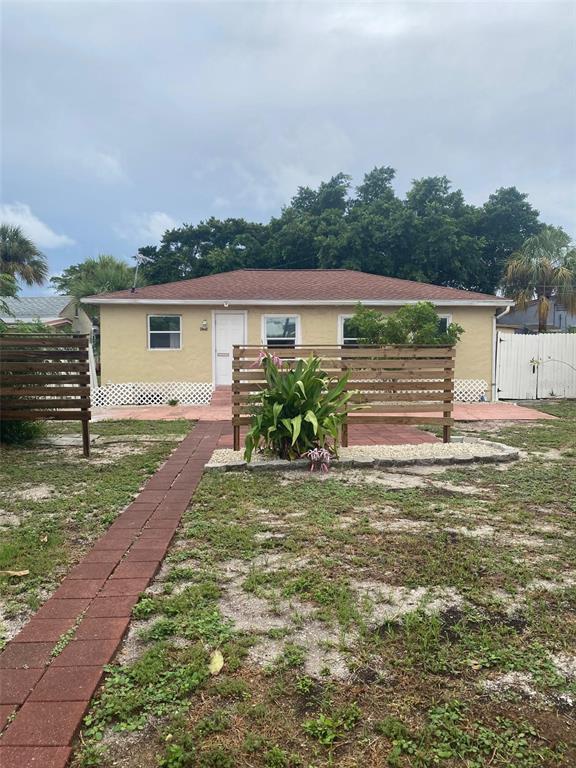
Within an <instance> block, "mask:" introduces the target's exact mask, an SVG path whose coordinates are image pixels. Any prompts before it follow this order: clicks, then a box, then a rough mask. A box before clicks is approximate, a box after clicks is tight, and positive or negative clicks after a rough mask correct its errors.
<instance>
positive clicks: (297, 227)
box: [140, 166, 544, 293]
mask: <svg viewBox="0 0 576 768" xmlns="http://www.w3.org/2000/svg"><path fill="white" fill-rule="evenodd" d="M394 177H395V170H394V169H393V168H390V167H388V166H383V167H378V168H374V169H373V170H371V171H370V172H369V173H367V174H366V175H365V176H364V179H363V181H362V183H361V184H360V185H359V186H357V187H356V188H355V189H354V188H353V187H352V181H351V178H350V176H347V175H346V174H344V173H338V174H336V175H335V176H333V177H332V178H331V179H330V180H328V181H326V182H322V183H321V184H320V185H319V186H318V188H317V189H312V188H310V187H300V188H299V189H298V191H297V193H296V195H295V196H294V197H293V198H292V200H291V201H290V203H289V204H288V205H287V206H285V207H284V208H283V209H282V211H281V213H280V215H279V216H277V217H273V218H271V219H270V221H269V222H268V223H256V222H249V221H246V220H245V219H242V218H229V219H224V220H222V219H217V218H214V217H212V218H210V219H208V220H206V221H201V222H199V223H198V224H185V225H183V226H182V227H179V228H176V229H173V230H169V231H167V232H166V233H165V235H164V237H163V239H162V242H161V244H160V245H159V246H143V247H142V248H140V253H141V254H142V255H143V256H144V257H145V258H146V261H145V263H144V264H143V267H142V271H143V274H144V275H145V277H146V280H147V282H149V283H165V282H171V281H174V280H182V279H186V278H192V277H201V276H203V275H208V274H213V273H216V272H224V271H228V270H232V269H239V268H243V267H250V268H270V269H271V268H277V269H279V268H293V269H320V268H322V269H335V268H348V269H358V270H362V271H365V272H371V273H373V274H380V275H387V276H391V277H400V278H404V279H408V280H419V281H423V282H430V283H435V284H438V285H446V286H451V287H455V288H468V289H470V290H476V291H482V292H489V293H492V292H494V290H495V289H496V287H497V286H498V285H499V283H500V281H501V279H502V277H503V273H504V269H505V265H506V262H507V260H508V259H509V258H510V256H511V255H512V253H514V252H515V251H517V250H518V249H519V248H520V247H521V246H522V243H523V242H524V241H525V240H526V239H527V238H528V237H531V236H532V235H535V234H537V233H538V232H539V231H540V230H541V229H542V227H543V226H544V224H543V223H542V222H541V221H540V219H539V212H538V211H537V210H535V209H534V208H533V207H532V206H531V205H530V203H529V202H528V200H527V195H526V194H523V193H521V192H519V191H518V190H517V189H516V188H515V187H508V188H502V189H498V190H497V191H496V192H494V193H493V194H492V195H490V197H489V198H488V200H487V201H486V203H484V205H481V206H478V205H472V204H470V203H467V202H466V200H465V199H464V195H463V193H462V192H461V190H454V189H452V186H451V184H450V181H449V180H448V179H447V178H446V177H445V176H433V177H428V178H422V179H416V180H414V181H413V182H412V186H411V188H410V189H409V190H408V192H407V194H406V195H405V196H404V197H403V198H402V197H400V196H398V194H397V193H396V192H395V190H394V188H393V181H394Z"/></svg>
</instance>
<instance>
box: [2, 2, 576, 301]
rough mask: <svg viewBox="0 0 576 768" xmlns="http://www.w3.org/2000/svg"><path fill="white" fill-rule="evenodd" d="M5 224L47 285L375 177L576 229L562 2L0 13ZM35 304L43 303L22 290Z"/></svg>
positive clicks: (573, 103) (575, 152) (55, 6)
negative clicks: (69, 272) (498, 198)
mask: <svg viewBox="0 0 576 768" xmlns="http://www.w3.org/2000/svg"><path fill="white" fill-rule="evenodd" d="M2 21H3V23H2V36H3V40H2V49H3V54H2V99H3V103H2V155H3V157H2V161H3V162H2V166H3V177H2V207H1V209H0V214H1V218H2V219H3V220H7V221H10V222H13V223H19V224H21V226H22V227H23V229H24V231H25V232H26V233H27V234H28V235H29V236H30V237H32V238H33V239H34V240H35V241H36V243H37V244H38V245H39V246H40V247H41V249H42V250H43V251H44V252H45V253H46V255H47V256H48V259H49V262H50V269H51V272H52V273H56V272H59V271H60V270H62V269H63V268H64V267H65V266H66V265H68V264H71V263H77V262H78V261H81V260H82V259H84V258H85V257H87V256H94V255H97V254H98V253H113V254H115V255H116V256H120V257H124V258H129V257H130V256H131V255H133V254H134V253H135V252H136V249H137V248H138V246H142V245H147V244H152V243H157V242H159V240H160V238H161V236H162V233H163V231H164V230H165V229H166V228H167V227H172V226H177V225H179V224H181V223H182V222H187V223H196V222H198V221H199V220H201V219H204V218H207V217H208V216H210V215H215V216H218V217H226V216H244V217H246V218H248V219H255V220H262V221H265V220H267V219H268V218H269V217H270V216H271V215H273V214H277V213H278V212H279V211H280V208H281V206H282V204H284V203H286V202H288V201H289V198H290V197H291V196H292V195H293V194H294V193H295V192H296V189H297V187H298V186H299V185H306V184H309V185H316V184H318V183H319V182H320V181H321V180H325V179H328V178H329V177H330V176H332V175H333V174H335V173H337V172H339V171H344V172H346V173H349V174H351V175H352V176H353V179H354V182H355V183H359V182H360V181H361V178H362V175H363V173H364V172H366V171H368V170H370V169H371V168H373V167H374V166H375V165H391V166H393V167H394V168H396V169H397V171H398V176H397V184H396V187H397V190H398V191H399V192H400V193H404V192H405V191H406V189H407V187H408V186H409V184H410V181H411V179H413V178H417V177H421V176H427V175H442V174H445V175H447V176H448V177H449V178H450V179H451V180H452V182H453V184H454V186H455V187H460V188H461V189H462V190H463V191H464V194H465V196H466V198H467V199H468V200H469V201H471V202H474V203H482V202H484V200H486V198H487V197H488V195H489V194H490V193H491V192H493V191H494V190H495V189H496V188H498V187H500V186H510V185H516V186H517V187H518V188H519V189H520V190H522V191H524V192H528V193H529V195H530V197H529V199H530V201H531V203H532V204H533V205H534V206H535V207H537V208H538V209H539V210H540V211H541V213H542V217H543V219H544V220H545V221H547V222H549V223H552V224H560V225H562V226H564V227H565V228H566V229H567V230H568V231H569V232H570V233H571V234H572V235H575V234H576V224H575V221H576V215H575V205H576V4H575V3H574V2H570V3H556V2H502V0H498V2H475V3H471V2H450V3H446V2H422V3H418V2H403V3H387V2H380V3H359V2H340V3H337V2H313V1H312V0H308V1H307V2H230V3H224V2H216V1H213V2H210V3H200V2H170V0H162V1H161V0H156V1H148V2H141V1H139V0H128V1H127V2H116V1H114V2H100V1H99V0H93V1H92V2H82V1H81V0H70V1H66V0H60V2H34V3H32V2H27V1H26V0H17V2H16V1H14V0H13V1H12V2H11V1H10V0H8V1H7V2H6V1H5V2H3V20H2ZM33 292H34V293H41V292H46V291H41V290H40V291H38V289H35V290H34V291H33Z"/></svg>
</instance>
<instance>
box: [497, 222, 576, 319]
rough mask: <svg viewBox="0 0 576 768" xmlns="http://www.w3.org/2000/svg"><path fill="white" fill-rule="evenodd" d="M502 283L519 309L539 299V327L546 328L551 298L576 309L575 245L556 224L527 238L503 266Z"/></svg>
mask: <svg viewBox="0 0 576 768" xmlns="http://www.w3.org/2000/svg"><path fill="white" fill-rule="evenodd" d="M503 286H504V290H505V291H506V293H507V294H508V295H509V296H510V298H512V299H514V301H515V302H516V304H517V305H518V307H519V308H520V309H525V308H526V306H527V305H528V303H529V302H530V301H532V300H534V299H535V300H536V301H537V302H538V329H539V330H540V331H545V330H546V326H547V320H548V310H549V307H550V301H551V299H555V300H556V301H558V303H559V304H561V305H562V306H564V307H566V309H567V310H569V311H570V312H576V248H574V246H573V245H572V244H571V242H570V238H569V236H568V235H567V234H566V233H565V232H564V231H563V230H562V229H560V228H558V227H544V228H543V229H542V230H541V231H540V232H539V233H538V234H537V235H532V237H529V238H527V239H526V241H525V242H524V243H523V245H522V247H521V248H520V250H518V251H516V252H515V253H513V254H512V256H511V258H510V259H509V260H508V263H507V266H506V272H505V274H504V280H503Z"/></svg>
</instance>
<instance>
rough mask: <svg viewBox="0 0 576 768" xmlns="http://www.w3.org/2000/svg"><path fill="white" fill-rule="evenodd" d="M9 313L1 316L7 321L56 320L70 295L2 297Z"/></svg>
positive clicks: (66, 304)
mask: <svg viewBox="0 0 576 768" xmlns="http://www.w3.org/2000/svg"><path fill="white" fill-rule="evenodd" d="M4 301H5V302H6V305H7V307H8V309H9V310H10V312H11V314H10V315H6V314H4V315H3V316H2V319H3V320H5V321H7V322H10V321H12V322H14V321H15V320H21V321H28V322H33V321H34V320H41V321H43V322H48V321H49V320H57V319H59V317H60V313H61V312H63V311H64V310H65V309H66V307H67V306H68V304H70V302H71V301H74V299H73V297H72V296H17V297H15V298H6V297H5V298H4Z"/></svg>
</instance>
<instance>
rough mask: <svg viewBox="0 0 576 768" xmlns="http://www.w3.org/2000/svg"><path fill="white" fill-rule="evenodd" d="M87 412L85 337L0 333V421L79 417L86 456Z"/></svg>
mask: <svg viewBox="0 0 576 768" xmlns="http://www.w3.org/2000/svg"><path fill="white" fill-rule="evenodd" d="M90 415H91V414H90V375H89V371H88V337H87V336H77V335H70V336H69V335H63V334H46V335H32V334H12V333H7V334H5V335H3V336H0V417H1V418H2V420H5V421H37V420H41V419H57V420H59V421H63V420H75V421H78V420H79V421H81V422H82V446H83V451H84V456H89V455H90V433H89V421H90Z"/></svg>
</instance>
